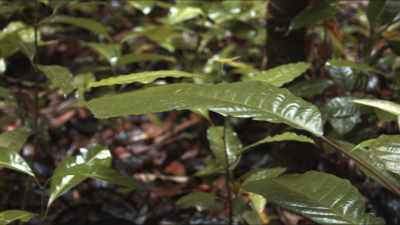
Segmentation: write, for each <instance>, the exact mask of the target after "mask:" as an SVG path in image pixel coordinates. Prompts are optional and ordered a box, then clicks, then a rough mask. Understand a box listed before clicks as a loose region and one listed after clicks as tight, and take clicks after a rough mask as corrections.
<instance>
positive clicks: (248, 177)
mask: <svg viewBox="0 0 400 225" xmlns="http://www.w3.org/2000/svg"><path fill="white" fill-rule="evenodd" d="M285 171H286V168H283V167H276V168H267V169H257V170H254V171H250V172H248V173H247V174H245V175H244V176H243V178H242V179H244V181H243V182H242V186H245V185H247V184H248V183H250V182H253V181H258V180H265V179H270V178H275V177H278V176H280V175H282V174H283V173H284V172H285Z"/></svg>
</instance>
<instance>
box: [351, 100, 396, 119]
mask: <svg viewBox="0 0 400 225" xmlns="http://www.w3.org/2000/svg"><path fill="white" fill-rule="evenodd" d="M353 102H354V103H357V104H361V105H366V106H371V107H374V108H377V109H381V110H383V111H386V112H389V113H392V114H394V115H396V116H400V105H399V104H396V103H394V102H392V101H387V100H379V99H354V100H353Z"/></svg>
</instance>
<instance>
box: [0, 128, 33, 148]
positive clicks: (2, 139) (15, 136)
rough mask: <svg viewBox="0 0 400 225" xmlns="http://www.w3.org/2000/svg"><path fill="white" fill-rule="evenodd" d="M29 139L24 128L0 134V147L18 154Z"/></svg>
mask: <svg viewBox="0 0 400 225" xmlns="http://www.w3.org/2000/svg"><path fill="white" fill-rule="evenodd" d="M28 137H29V132H28V131H27V130H26V129H25V128H17V129H15V130H13V131H8V132H4V133H1V134H0V147H2V148H5V149H8V150H10V151H13V152H18V151H19V150H20V149H21V148H22V146H23V145H24V144H25V142H26V140H27V139H28Z"/></svg>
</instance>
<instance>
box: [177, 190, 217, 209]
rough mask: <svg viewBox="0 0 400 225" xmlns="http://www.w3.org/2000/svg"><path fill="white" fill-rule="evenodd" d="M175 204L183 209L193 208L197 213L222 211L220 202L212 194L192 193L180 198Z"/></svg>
mask: <svg viewBox="0 0 400 225" xmlns="http://www.w3.org/2000/svg"><path fill="white" fill-rule="evenodd" d="M176 204H177V205H178V206H180V207H183V208H190V207H195V208H196V209H197V210H199V211H204V210H210V211H220V210H222V209H223V205H222V203H221V202H219V201H217V198H216V197H215V195H213V194H212V193H206V192H193V193H190V194H187V195H185V196H183V197H182V198H180V199H179V200H178V201H177V202H176Z"/></svg>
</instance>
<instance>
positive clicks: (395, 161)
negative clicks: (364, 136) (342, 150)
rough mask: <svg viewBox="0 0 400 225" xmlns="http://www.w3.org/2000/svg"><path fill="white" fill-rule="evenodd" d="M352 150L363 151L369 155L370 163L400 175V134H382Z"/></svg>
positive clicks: (354, 152)
mask: <svg viewBox="0 0 400 225" xmlns="http://www.w3.org/2000/svg"><path fill="white" fill-rule="evenodd" d="M352 152H353V154H357V153H358V152H363V154H365V155H366V156H367V155H368V158H369V160H368V161H369V162H370V163H374V164H376V165H379V168H381V169H384V170H386V171H389V172H391V173H395V174H397V175H400V135H382V136H380V137H378V138H376V139H370V140H367V141H364V142H362V143H360V144H359V145H357V146H356V147H355V148H353V150H352ZM360 154H361V153H360ZM399 185H400V183H399Z"/></svg>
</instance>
